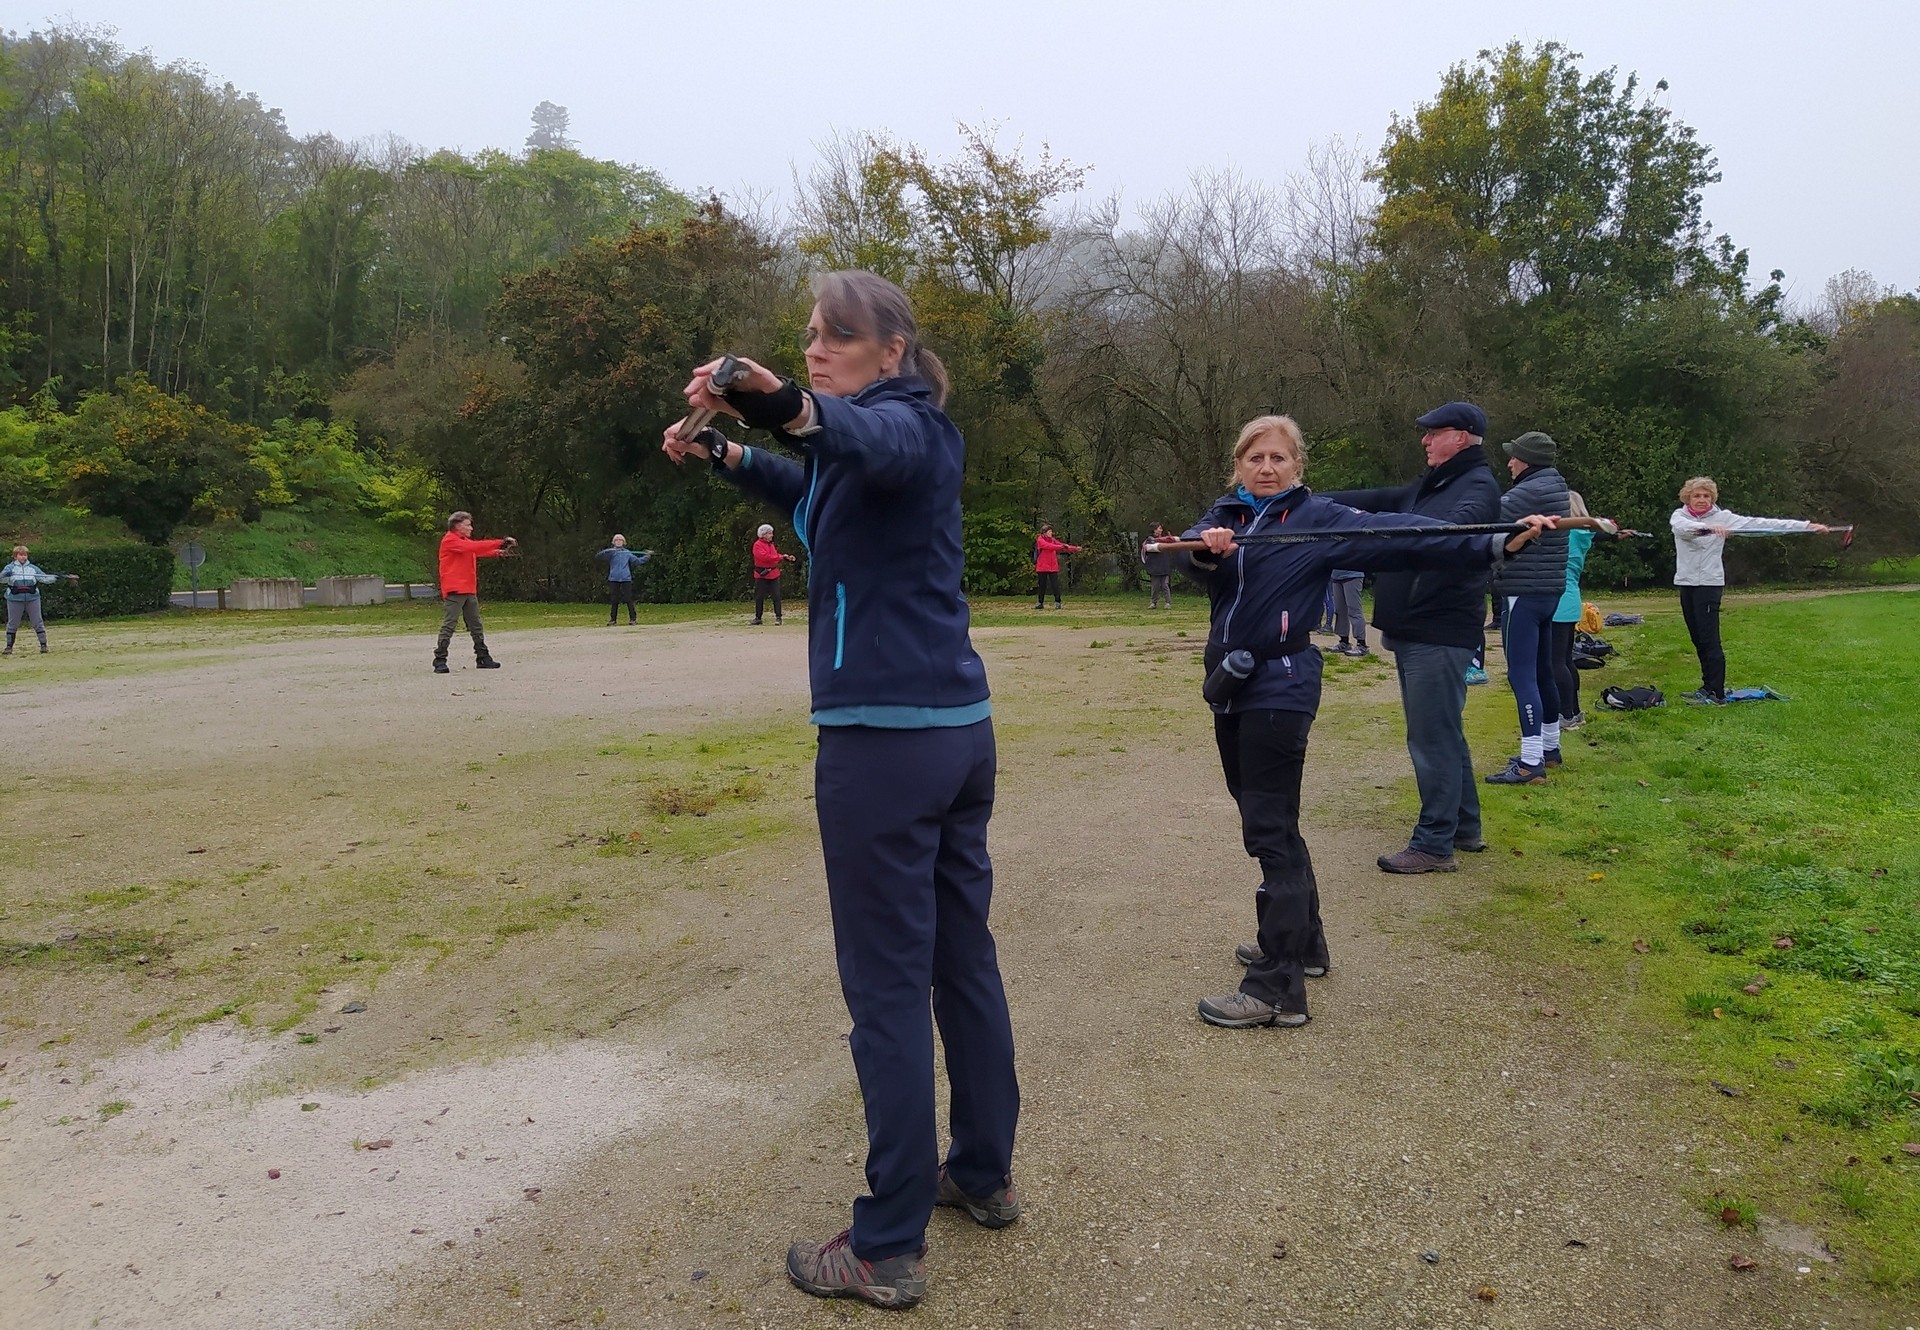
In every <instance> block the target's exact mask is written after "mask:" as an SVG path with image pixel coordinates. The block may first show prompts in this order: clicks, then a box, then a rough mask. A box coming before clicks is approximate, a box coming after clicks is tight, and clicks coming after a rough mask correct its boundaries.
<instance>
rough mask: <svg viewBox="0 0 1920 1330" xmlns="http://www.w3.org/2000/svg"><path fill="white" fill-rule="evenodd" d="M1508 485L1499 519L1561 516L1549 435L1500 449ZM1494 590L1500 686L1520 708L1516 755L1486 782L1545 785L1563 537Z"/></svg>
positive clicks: (1553, 756)
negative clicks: (1501, 652) (1501, 656)
mask: <svg viewBox="0 0 1920 1330" xmlns="http://www.w3.org/2000/svg"><path fill="white" fill-rule="evenodd" d="M1505 451H1506V454H1507V469H1508V470H1509V471H1510V472H1512V473H1513V488H1512V489H1510V490H1508V491H1507V492H1506V493H1505V494H1503V495H1501V496H1500V520H1501V521H1503V522H1516V521H1518V520H1519V519H1520V518H1521V517H1522V516H1524V515H1526V514H1528V513H1541V514H1544V515H1546V516H1548V517H1565V516H1567V515H1568V512H1569V511H1570V510H1569V507H1568V505H1569V503H1570V499H1569V497H1568V492H1567V480H1566V477H1565V476H1562V475H1561V474H1560V473H1559V471H1557V470H1555V469H1554V465H1553V459H1554V456H1555V453H1556V452H1557V451H1558V449H1557V446H1556V445H1555V443H1554V441H1553V438H1552V436H1551V435H1547V434H1542V433H1540V432H1539V431H1538V430H1530V431H1528V432H1527V433H1525V434H1522V435H1521V436H1520V437H1519V438H1517V439H1513V440H1510V441H1509V442H1508V443H1507V444H1506V445H1505ZM1493 586H1494V590H1495V592H1497V593H1498V594H1499V596H1500V599H1501V601H1502V602H1503V603H1504V605H1505V607H1506V613H1505V614H1504V615H1503V616H1502V617H1501V621H1500V641H1501V645H1502V646H1503V647H1504V649H1505V651H1506V655H1507V682H1508V683H1509V684H1511V685H1512V687H1513V700H1514V704H1515V705H1516V706H1517V707H1518V708H1519V711H1520V753H1519V755H1518V756H1516V757H1512V758H1509V759H1508V760H1507V765H1506V767H1505V768H1504V769H1503V770H1500V771H1496V772H1494V773H1493V774H1492V775H1490V776H1488V777H1487V784H1489V785H1544V784H1545V783H1546V780H1547V768H1548V767H1557V766H1559V765H1560V690H1559V687H1558V685H1556V684H1555V683H1554V679H1553V614H1554V611H1555V610H1557V609H1558V608H1559V607H1560V597H1561V596H1562V595H1564V594H1565V593H1566V589H1567V533H1566V532H1565V531H1548V532H1547V533H1545V534H1544V535H1542V536H1541V537H1540V539H1539V540H1538V541H1536V542H1534V544H1533V546H1532V547H1531V548H1530V549H1528V550H1527V551H1526V552H1525V553H1524V554H1522V555H1521V556H1520V557H1518V558H1516V559H1514V560H1513V561H1512V562H1511V563H1509V564H1507V565H1506V566H1505V567H1503V568H1501V570H1500V571H1499V573H1498V574H1496V575H1495V577H1494V584H1493Z"/></svg>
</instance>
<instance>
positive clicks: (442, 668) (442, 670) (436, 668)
mask: <svg viewBox="0 0 1920 1330" xmlns="http://www.w3.org/2000/svg"><path fill="white" fill-rule="evenodd" d="M433 672H434V673H435V674H452V673H453V670H452V669H451V668H450V667H449V666H448V665H447V662H446V661H444V660H436V661H434V662H433Z"/></svg>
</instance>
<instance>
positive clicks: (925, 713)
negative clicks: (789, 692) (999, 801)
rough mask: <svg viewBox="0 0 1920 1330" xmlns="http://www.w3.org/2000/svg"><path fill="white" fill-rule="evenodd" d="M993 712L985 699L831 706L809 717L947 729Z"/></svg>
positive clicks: (890, 726)
mask: <svg viewBox="0 0 1920 1330" xmlns="http://www.w3.org/2000/svg"><path fill="white" fill-rule="evenodd" d="M992 714H993V703H992V702H991V701H990V700H988V699H986V698H982V699H981V700H980V701H978V702H969V703H968V704H967V705H966V706H963V707H883V706H870V707H828V708H826V709H825V710H824V711H816V712H814V713H813V715H812V716H811V717H810V718H809V719H811V720H812V722H813V723H814V724H815V725H864V726H866V727H867V728H868V729H871V730H946V729H953V728H955V727H957V726H961V725H973V724H977V723H978V722H980V721H983V720H985V719H987V718H988V717H989V716H991V715H992Z"/></svg>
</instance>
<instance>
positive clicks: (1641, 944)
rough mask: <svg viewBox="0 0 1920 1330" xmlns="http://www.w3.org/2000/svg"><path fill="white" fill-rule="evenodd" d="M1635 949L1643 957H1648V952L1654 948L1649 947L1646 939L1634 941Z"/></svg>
mask: <svg viewBox="0 0 1920 1330" xmlns="http://www.w3.org/2000/svg"><path fill="white" fill-rule="evenodd" d="M1633 949H1634V950H1635V951H1637V952H1639V953H1640V954H1641V955H1642V956H1644V955H1646V954H1647V953H1648V952H1650V951H1652V950H1653V948H1652V947H1650V946H1648V945H1647V942H1646V939H1645V938H1635V939H1634V940H1633Z"/></svg>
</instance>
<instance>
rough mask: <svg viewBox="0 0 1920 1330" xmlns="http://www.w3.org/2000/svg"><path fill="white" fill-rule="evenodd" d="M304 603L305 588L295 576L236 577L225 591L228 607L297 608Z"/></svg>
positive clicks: (244, 608)
mask: <svg viewBox="0 0 1920 1330" xmlns="http://www.w3.org/2000/svg"><path fill="white" fill-rule="evenodd" d="M306 603H307V597H306V588H304V587H302V586H301V585H300V579H299V578H297V577H236V578H234V579H233V585H232V586H231V587H230V588H228V591H227V606H228V608H229V609H236V610H297V609H301V608H303V607H304V606H305V605H306Z"/></svg>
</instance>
